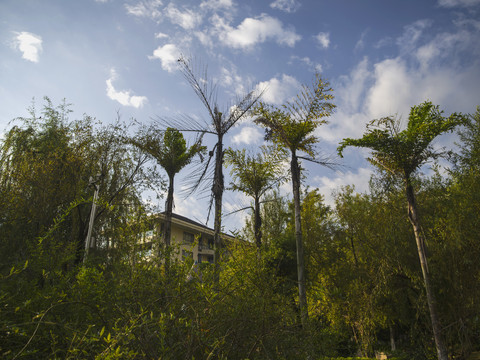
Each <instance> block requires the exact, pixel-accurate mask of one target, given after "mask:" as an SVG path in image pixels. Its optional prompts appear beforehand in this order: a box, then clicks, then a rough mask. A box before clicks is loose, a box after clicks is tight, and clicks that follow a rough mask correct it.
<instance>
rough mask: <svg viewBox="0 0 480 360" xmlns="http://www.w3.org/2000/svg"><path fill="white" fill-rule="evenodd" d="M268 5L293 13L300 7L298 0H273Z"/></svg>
mask: <svg viewBox="0 0 480 360" xmlns="http://www.w3.org/2000/svg"><path fill="white" fill-rule="evenodd" d="M270 7H271V8H272V9H278V10H282V11H285V12H287V13H293V12H295V11H297V10H298V9H299V8H300V2H298V1H297V0H275V1H274V2H272V3H271V4H270Z"/></svg>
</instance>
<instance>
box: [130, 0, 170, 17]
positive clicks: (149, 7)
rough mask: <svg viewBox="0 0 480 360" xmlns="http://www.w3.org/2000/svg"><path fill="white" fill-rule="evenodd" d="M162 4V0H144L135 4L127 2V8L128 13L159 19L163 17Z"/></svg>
mask: <svg viewBox="0 0 480 360" xmlns="http://www.w3.org/2000/svg"><path fill="white" fill-rule="evenodd" d="M162 5H163V2H162V0H142V1H139V2H138V3H137V4H135V5H129V4H125V9H126V10H127V13H128V14H130V15H133V16H138V17H145V18H150V19H152V20H159V19H160V18H161V17H162V11H161V10H160V7H161V6H162Z"/></svg>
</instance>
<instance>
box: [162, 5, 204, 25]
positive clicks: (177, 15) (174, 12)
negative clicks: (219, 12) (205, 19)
mask: <svg viewBox="0 0 480 360" xmlns="http://www.w3.org/2000/svg"><path fill="white" fill-rule="evenodd" d="M165 14H166V16H167V17H168V18H169V19H170V21H171V22H172V23H173V24H176V25H179V26H181V27H182V28H183V29H185V30H191V29H194V28H195V27H196V26H197V25H199V24H200V23H201V21H202V17H201V16H200V14H198V13H195V12H193V11H192V10H188V9H187V10H184V11H180V10H178V9H177V8H176V7H175V5H174V4H173V3H170V4H169V5H168V6H167V7H166V8H165Z"/></svg>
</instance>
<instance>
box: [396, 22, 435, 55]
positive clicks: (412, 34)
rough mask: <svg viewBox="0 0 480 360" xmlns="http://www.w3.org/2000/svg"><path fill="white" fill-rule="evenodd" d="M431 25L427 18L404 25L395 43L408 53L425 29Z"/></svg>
mask: <svg viewBox="0 0 480 360" xmlns="http://www.w3.org/2000/svg"><path fill="white" fill-rule="evenodd" d="M431 25H432V21H431V20H428V19H423V20H418V21H415V22H414V23H413V24H409V25H407V26H405V27H404V31H403V35H402V36H400V37H399V38H398V39H397V45H398V46H399V47H400V51H402V52H403V53H409V52H410V51H412V50H413V49H414V48H415V47H416V46H417V43H418V41H419V39H420V38H421V36H422V35H423V32H424V30H425V29H427V28H428V27H430V26H431Z"/></svg>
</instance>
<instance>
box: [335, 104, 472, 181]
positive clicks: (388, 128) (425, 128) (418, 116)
mask: <svg viewBox="0 0 480 360" xmlns="http://www.w3.org/2000/svg"><path fill="white" fill-rule="evenodd" d="M442 114H443V111H440V110H439V106H438V105H437V106H435V105H433V104H432V103H431V102H428V101H426V102H424V103H423V104H420V105H417V106H413V107H412V108H411V110H410V115H409V117H408V124H407V128H406V129H404V130H401V129H400V122H399V121H398V120H396V119H395V118H393V117H384V118H381V119H378V120H372V121H371V122H370V123H369V124H368V126H367V131H366V133H365V135H364V136H363V137H362V138H361V139H350V138H348V139H344V140H343V141H342V142H341V143H340V146H339V147H338V153H339V155H340V156H341V155H342V153H343V150H344V149H345V148H346V147H347V146H357V147H365V148H369V149H371V150H372V151H373V153H372V157H371V158H369V161H370V162H372V164H374V165H375V166H378V167H379V168H381V169H383V170H386V171H388V172H391V173H393V174H397V175H400V176H402V177H406V178H408V177H410V175H412V174H413V173H414V172H415V171H416V170H417V169H418V168H419V167H420V166H422V165H423V164H425V162H427V161H428V160H430V159H436V158H438V157H439V156H442V155H444V153H442V152H438V151H435V150H434V149H433V147H432V145H431V143H432V141H433V140H434V139H435V138H436V137H437V136H439V135H441V134H443V133H446V132H451V131H453V130H454V129H455V127H457V126H458V125H461V124H463V123H464V122H465V117H464V116H462V115H460V114H457V113H453V114H452V115H450V116H449V117H448V118H445V117H444V116H442Z"/></svg>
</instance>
